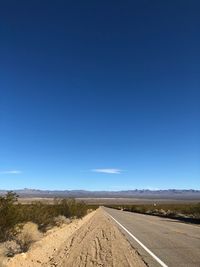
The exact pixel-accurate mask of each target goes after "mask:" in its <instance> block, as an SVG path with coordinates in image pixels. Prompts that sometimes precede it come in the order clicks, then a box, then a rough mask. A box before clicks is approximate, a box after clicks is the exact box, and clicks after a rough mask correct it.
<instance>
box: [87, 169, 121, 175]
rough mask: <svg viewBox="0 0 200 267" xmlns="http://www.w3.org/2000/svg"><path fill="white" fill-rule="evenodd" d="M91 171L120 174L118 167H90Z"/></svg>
mask: <svg viewBox="0 0 200 267" xmlns="http://www.w3.org/2000/svg"><path fill="white" fill-rule="evenodd" d="M91 171H92V172H97V173H106V174H121V172H122V170H120V169H92V170H91Z"/></svg>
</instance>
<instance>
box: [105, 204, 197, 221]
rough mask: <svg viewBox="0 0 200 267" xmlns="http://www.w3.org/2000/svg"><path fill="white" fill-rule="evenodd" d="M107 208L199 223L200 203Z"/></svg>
mask: <svg viewBox="0 0 200 267" xmlns="http://www.w3.org/2000/svg"><path fill="white" fill-rule="evenodd" d="M108 207H110V208H114V209H119V210H121V209H122V210H124V211H130V212H136V213H143V214H150V215H157V216H161V217H168V218H176V219H182V220H185V221H190V222H194V223H200V203H192V204H156V203H154V204H143V205H142V204H141V205H109V206H108Z"/></svg>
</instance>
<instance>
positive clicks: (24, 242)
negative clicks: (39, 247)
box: [14, 222, 41, 252]
mask: <svg viewBox="0 0 200 267" xmlns="http://www.w3.org/2000/svg"><path fill="white" fill-rule="evenodd" d="M40 238H41V233H40V232H39V230H38V226H37V224H35V223H32V222H27V223H26V224H24V225H23V226H22V227H20V226H19V227H18V232H17V234H16V235H15V236H14V240H15V241H16V243H17V244H18V245H19V246H20V249H21V252H26V251H27V250H28V249H29V247H30V245H31V244H32V243H33V242H35V241H37V240H39V239H40Z"/></svg>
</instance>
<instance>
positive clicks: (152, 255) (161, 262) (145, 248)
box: [107, 213, 168, 267]
mask: <svg viewBox="0 0 200 267" xmlns="http://www.w3.org/2000/svg"><path fill="white" fill-rule="evenodd" d="M107 214H108V215H109V216H110V217H111V218H112V219H113V220H114V221H115V222H116V223H117V224H118V225H119V226H120V227H121V228H122V229H123V230H124V231H125V232H127V233H128V234H129V235H130V236H131V237H132V238H133V239H134V240H135V241H136V242H137V243H138V244H139V245H140V246H141V247H142V248H143V249H144V250H145V251H146V252H147V253H149V254H150V255H151V257H153V258H154V260H156V261H157V262H158V263H159V264H160V265H161V266H162V267H168V266H167V265H166V264H165V263H164V262H163V261H161V260H160V259H159V258H158V257H157V256H156V255H155V254H154V253H153V252H152V251H151V250H150V249H148V248H147V247H146V246H145V245H144V244H143V243H142V242H141V241H140V240H139V239H137V237H135V236H134V235H133V234H131V232H129V231H128V230H127V229H126V228H125V227H124V226H123V225H122V224H121V223H119V222H118V221H117V220H116V219H115V218H113V216H111V215H110V214H109V213H107Z"/></svg>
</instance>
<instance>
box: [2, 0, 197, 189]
mask: <svg viewBox="0 0 200 267" xmlns="http://www.w3.org/2000/svg"><path fill="white" fill-rule="evenodd" d="M199 14H200V2H199V1H194V0H191V1H184V0H180V1H148V0H140V1H136V0H135V1H109V0H108V1H59V0H58V1H50V0H48V1H44V0H43V1H41V0H40V1H38V0H34V1H32V0H30V1H27V0H26V1H1V3H0V188H1V189H3V188H6V189H13V188H24V187H28V188H41V189H89V190H94V189H95V190H102V189H105V190H120V189H134V188H152V189H154V188H158V189H164V188H188V189H189V188H194V189H200V17H199Z"/></svg>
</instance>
